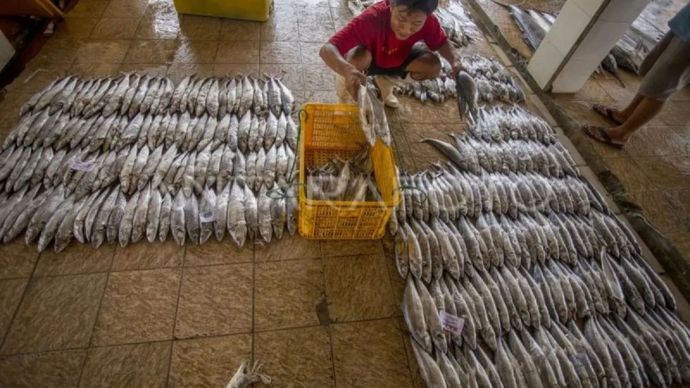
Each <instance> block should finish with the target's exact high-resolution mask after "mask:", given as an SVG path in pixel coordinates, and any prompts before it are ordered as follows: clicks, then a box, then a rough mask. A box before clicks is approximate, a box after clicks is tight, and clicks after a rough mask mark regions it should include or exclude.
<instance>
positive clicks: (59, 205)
mask: <svg viewBox="0 0 690 388" xmlns="http://www.w3.org/2000/svg"><path fill="white" fill-rule="evenodd" d="M272 184H273V186H272V187H269V186H267V185H261V188H260V190H259V191H258V194H255V193H254V192H253V191H252V190H251V189H250V188H249V186H248V185H245V184H243V183H242V182H241V181H240V180H234V181H230V182H228V183H226V184H225V186H223V187H222V188H219V189H212V188H210V187H204V188H203V189H202V190H201V193H200V194H199V195H196V194H194V195H192V194H190V195H185V193H184V192H183V191H182V190H179V191H177V193H174V192H164V191H161V190H158V189H156V188H153V187H152V186H151V185H150V184H147V185H146V187H145V188H144V189H143V190H141V191H135V192H134V194H132V195H127V194H126V193H125V192H124V191H123V190H122V188H121V187H120V186H119V185H118V186H114V187H109V188H104V189H101V190H98V191H95V192H93V193H92V194H90V195H88V196H85V197H81V198H78V197H77V196H75V195H73V194H69V192H68V190H67V189H66V187H65V186H64V185H59V186H56V187H53V188H43V187H42V186H41V185H38V186H36V187H34V188H32V189H31V190H26V189H25V190H22V191H19V192H17V193H15V194H13V195H12V196H9V197H7V198H4V199H3V200H2V201H0V203H1V204H2V205H1V206H0V220H3V221H2V223H0V239H2V241H3V242H4V243H7V242H9V241H11V240H13V239H14V238H16V237H17V236H19V235H20V234H21V232H22V231H24V230H25V231H26V232H25V240H26V243H27V244H31V243H32V242H34V241H36V240H38V250H39V251H43V250H44V249H46V248H47V247H48V246H49V244H50V243H51V242H53V241H54V247H55V251H57V252H59V251H62V250H63V249H65V248H66V247H67V246H68V245H69V243H70V242H71V241H72V239H76V240H77V241H79V242H80V243H91V244H92V245H93V246H94V247H96V248H97V247H99V246H100V245H101V244H103V243H104V242H105V241H108V242H111V243H112V242H116V241H119V243H120V245H122V246H126V245H127V244H128V243H129V242H137V241H140V240H142V239H143V238H144V237H145V238H146V239H148V240H149V241H150V242H153V241H155V240H160V241H165V240H166V239H167V237H168V235H169V234H171V235H172V237H173V239H174V240H175V241H176V242H177V243H178V244H180V245H184V244H185V242H190V243H192V244H201V243H204V242H206V241H207V240H208V239H209V238H210V237H211V236H212V235H215V237H216V238H217V239H218V241H220V240H222V239H223V238H224V236H225V235H226V232H227V234H228V235H229V236H231V237H232V240H233V241H234V242H235V243H236V244H237V245H238V246H240V247H241V246H243V245H244V243H245V241H246V240H247V239H256V240H258V239H262V240H263V241H265V242H270V241H271V239H272V237H273V236H275V237H276V238H281V237H282V236H283V233H284V231H285V230H286V229H287V230H288V232H289V233H290V234H294V233H295V231H296V228H297V211H298V207H297V199H296V196H295V190H294V186H284V187H282V188H281V187H279V186H278V185H277V184H276V183H275V182H273V183H272Z"/></svg>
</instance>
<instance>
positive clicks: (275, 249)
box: [255, 235, 321, 263]
mask: <svg viewBox="0 0 690 388" xmlns="http://www.w3.org/2000/svg"><path fill="white" fill-rule="evenodd" d="M255 250H256V262H257V263H264V262H267V261H280V260H289V259H315V258H318V257H319V256H320V254H321V251H320V250H319V242H318V241H314V240H307V239H305V238H302V237H301V236H297V235H295V236H289V235H288V236H283V238H282V239H280V240H276V241H271V243H270V244H266V245H258V244H257V245H256V248H255Z"/></svg>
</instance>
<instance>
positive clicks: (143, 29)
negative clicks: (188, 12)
mask: <svg viewBox="0 0 690 388" xmlns="http://www.w3.org/2000/svg"><path fill="white" fill-rule="evenodd" d="M179 33H180V20H179V15H177V14H176V13H172V14H170V13H162V14H156V15H155V16H153V17H148V16H144V17H143V18H142V19H141V20H140V21H139V26H137V30H136V33H135V35H134V36H136V37H137V38H138V39H175V38H177V36H178V34H179Z"/></svg>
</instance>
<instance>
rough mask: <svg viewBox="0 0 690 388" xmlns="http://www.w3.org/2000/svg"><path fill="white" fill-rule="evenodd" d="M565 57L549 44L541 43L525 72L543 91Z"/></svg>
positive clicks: (546, 42)
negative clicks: (527, 72)
mask: <svg viewBox="0 0 690 388" xmlns="http://www.w3.org/2000/svg"><path fill="white" fill-rule="evenodd" d="M563 58H565V55H564V54H563V53H561V52H560V50H558V49H557V48H556V47H555V46H554V45H553V44H551V42H548V41H543V42H542V43H541V44H540V45H539V48H538V49H537V51H536V52H535V53H534V55H533V56H532V59H531V60H530V61H529V64H528V65H527V70H528V71H529V73H530V74H531V75H532V77H533V78H534V80H535V81H536V82H537V84H539V86H540V87H541V88H542V89H544V88H545V87H546V84H547V83H548V82H549V80H551V77H552V76H553V74H554V73H555V72H556V70H558V66H559V65H560V64H561V62H563Z"/></svg>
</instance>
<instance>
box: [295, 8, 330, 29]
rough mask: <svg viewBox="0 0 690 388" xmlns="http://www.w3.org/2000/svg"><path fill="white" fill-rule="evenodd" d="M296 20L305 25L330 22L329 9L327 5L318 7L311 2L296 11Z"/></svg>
mask: <svg viewBox="0 0 690 388" xmlns="http://www.w3.org/2000/svg"><path fill="white" fill-rule="evenodd" d="M297 22H298V23H301V24H305V25H309V24H312V25H318V24H321V23H326V22H328V23H330V22H331V10H330V8H329V7H328V6H325V7H318V6H314V5H313V4H309V5H307V6H305V7H304V8H303V9H302V10H301V11H300V12H298V13H297Z"/></svg>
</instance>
